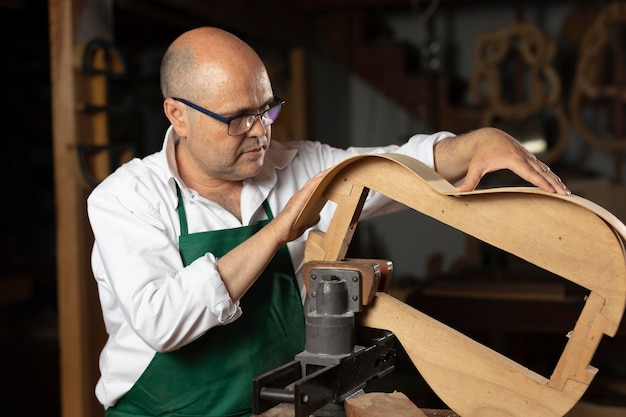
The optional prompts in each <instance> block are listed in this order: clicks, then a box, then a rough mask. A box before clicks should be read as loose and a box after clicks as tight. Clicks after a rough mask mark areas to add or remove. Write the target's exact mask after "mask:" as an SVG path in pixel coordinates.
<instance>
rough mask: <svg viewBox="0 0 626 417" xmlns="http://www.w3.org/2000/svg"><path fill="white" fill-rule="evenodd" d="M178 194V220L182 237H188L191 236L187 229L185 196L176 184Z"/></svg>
mask: <svg viewBox="0 0 626 417" xmlns="http://www.w3.org/2000/svg"><path fill="white" fill-rule="evenodd" d="M176 194H177V195H178V205H177V206H176V211H178V219H179V220H180V235H181V236H187V235H188V234H189V231H188V227H187V213H186V212H185V203H183V194H182V193H181V192H180V187H179V186H178V183H176Z"/></svg>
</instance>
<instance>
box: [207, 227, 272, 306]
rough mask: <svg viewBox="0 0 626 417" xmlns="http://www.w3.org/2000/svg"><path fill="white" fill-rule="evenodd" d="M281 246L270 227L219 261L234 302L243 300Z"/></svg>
mask: <svg viewBox="0 0 626 417" xmlns="http://www.w3.org/2000/svg"><path fill="white" fill-rule="evenodd" d="M281 245H282V243H281V242H280V241H279V239H278V238H277V237H276V235H275V234H273V232H272V229H271V227H269V225H268V226H266V227H264V228H262V229H261V230H259V231H258V232H257V233H256V234H254V235H253V236H251V237H250V238H248V239H247V240H245V241H244V242H242V243H241V244H239V245H238V246H237V247H235V248H234V249H232V250H231V251H230V252H228V253H227V254H226V255H224V256H222V257H221V258H219V259H218V260H217V270H218V271H219V274H220V276H221V278H222V281H223V282H224V285H225V286H226V289H227V290H228V293H229V294H230V297H231V299H232V300H233V302H237V301H239V299H241V297H242V296H243V295H244V294H245V293H246V291H247V290H248V289H249V288H250V286H251V285H252V284H253V283H254V281H256V279H257V278H258V277H259V276H260V275H261V273H262V272H263V271H264V270H265V268H266V267H267V265H268V264H269V263H270V261H271V260H272V258H273V257H274V255H275V254H276V251H277V250H278V248H279V247H280V246H281Z"/></svg>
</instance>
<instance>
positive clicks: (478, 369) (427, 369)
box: [295, 154, 626, 417]
mask: <svg viewBox="0 0 626 417" xmlns="http://www.w3.org/2000/svg"><path fill="white" fill-rule="evenodd" d="M369 190H371V191H375V192H378V193H381V194H384V195H386V196H387V197H389V198H390V199H392V200H395V201H398V202H400V203H403V204H405V205H406V206H407V207H410V208H412V209H414V210H416V211H418V212H421V213H424V214H426V215H428V216H430V217H433V218H435V219H437V220H439V221H441V222H443V223H445V224H448V225H450V226H452V227H454V228H456V229H458V230H461V231H463V232H465V233H466V234H468V235H471V236H474V237H476V238H478V239H480V240H482V241H484V242H486V243H489V244H491V245H493V246H495V247H498V248H501V249H503V250H506V251H507V252H510V253H511V254H513V255H516V256H518V257H520V258H522V259H525V260H526V261H528V262H530V263H533V264H535V265H537V266H539V267H541V268H543V269H545V270H547V271H550V272H553V273H555V274H557V275H559V276H561V277H563V278H564V279H567V280H569V281H572V282H574V283H576V284H578V285H579V286H581V287H584V288H586V289H587V290H589V295H588V298H587V301H586V303H585V306H584V308H583V310H582V312H581V315H580V317H579V318H578V320H577V322H576V325H575V328H574V329H572V331H571V332H570V334H569V335H568V337H569V340H568V343H567V345H566V347H565V350H564V351H563V353H562V355H561V357H560V360H559V362H558V364H557V365H556V368H555V369H554V372H553V373H552V375H551V376H550V377H549V378H548V377H544V376H541V375H539V374H536V373H535V372H533V371H531V370H529V369H527V368H525V367H523V366H521V365H519V364H518V363H516V362H514V361H512V360H510V359H508V358H506V357H505V356H503V355H501V354H499V353H497V352H495V351H493V350H491V349H489V348H487V347H485V346H483V345H481V344H480V343H478V342H476V341H474V340H473V339H471V338H469V337H467V336H465V335H463V334H461V333H459V332H457V331H455V330H454V329H452V328H450V327H448V326H446V325H444V324H442V323H441V322H439V321H437V320H435V319H433V318H431V317H429V316H427V315H425V314H423V313H421V312H420V311H418V310H416V309H414V308H412V307H410V306H408V305H406V304H404V303H402V302H401V301H399V300H397V299H395V298H393V297H391V296H389V295H388V294H386V293H384V292H378V293H377V294H376V296H375V297H374V300H373V302H371V303H369V305H368V306H367V308H366V310H365V311H364V312H363V313H360V314H361V317H360V321H361V323H362V324H363V325H365V326H369V327H375V328H381V329H387V330H390V331H392V332H393V333H394V334H395V335H396V337H397V338H398V340H399V341H400V342H401V343H402V345H403V347H404V349H405V350H406V351H407V353H408V355H409V357H410V358H411V360H412V362H413V363H414V364H415V366H416V368H417V369H418V371H419V372H420V374H421V375H422V376H423V377H424V379H425V380H426V381H427V382H428V384H429V385H430V386H431V388H432V389H433V391H434V392H435V393H436V394H437V395H438V396H439V397H440V398H441V399H442V400H443V401H444V402H445V403H446V404H447V405H448V406H449V407H450V408H451V409H453V410H454V411H455V412H456V413H458V414H459V415H461V416H463V417H528V416H541V417H562V416H563V415H565V414H566V413H567V412H568V411H569V410H570V409H571V408H572V407H573V406H574V405H575V404H576V402H578V400H579V399H580V398H581V397H582V395H583V394H584V393H585V391H586V389H587V388H588V386H589V384H590V383H591V381H592V379H593V377H594V376H595V374H596V372H597V370H596V369H595V368H593V367H592V366H591V365H590V362H591V359H592V357H593V355H594V353H595V351H596V349H597V347H598V344H599V343H600V339H601V338H602V336H603V335H609V336H613V335H614V334H615V333H616V331H617V329H618V327H619V324H620V322H621V319H622V315H623V312H624V307H625V305H626V261H625V255H624V247H623V239H625V238H626V226H624V224H622V223H621V222H620V221H619V220H618V219H617V218H616V217H615V216H613V215H612V214H611V213H610V212H608V211H606V210H605V209H603V208H602V207H600V206H598V205H596V204H594V203H593V202H591V201H588V200H586V199H584V198H581V197H578V196H575V195H571V196H561V195H558V194H552V193H546V192H543V191H541V190H539V189H537V188H532V187H515V188H496V189H488V190H476V191H473V192H467V193H457V192H455V189H454V187H453V186H452V185H451V184H450V183H448V182H447V181H446V180H445V179H443V178H442V177H441V176H439V174H437V173H436V172H435V171H433V170H432V169H430V168H428V167H426V166H425V165H424V164H422V163H420V162H418V161H416V160H414V159H412V158H410V157H407V156H404V155H398V154H382V155H362V156H357V157H354V158H351V159H348V160H346V161H344V162H342V163H341V164H339V165H337V166H336V167H335V168H333V169H331V170H330V171H329V172H328V173H327V174H326V176H325V178H324V179H323V180H322V182H321V183H320V185H319V186H318V188H317V189H316V190H315V191H314V193H313V195H312V196H311V197H310V199H309V201H308V202H307V204H306V206H305V207H304V209H303V210H302V212H301V213H300V217H299V219H298V221H297V222H296V225H295V227H299V226H300V225H304V224H306V223H307V222H308V221H309V220H310V219H312V218H315V217H316V216H317V215H318V213H319V212H320V210H321V209H322V208H323V207H324V205H325V204H326V203H327V201H329V200H330V201H333V202H334V203H336V210H335V214H334V217H333V220H332V222H331V224H330V226H329V228H328V230H327V231H326V232H325V233H321V232H317V231H314V232H311V233H310V234H309V237H308V240H307V246H306V251H305V261H307V262H308V261H340V260H343V259H344V257H345V255H346V251H347V248H348V246H349V244H350V240H351V239H352V236H353V234H354V231H355V228H356V225H357V222H358V218H359V215H360V212H361V208H362V206H363V203H364V201H365V198H366V196H367V194H368V192H369Z"/></svg>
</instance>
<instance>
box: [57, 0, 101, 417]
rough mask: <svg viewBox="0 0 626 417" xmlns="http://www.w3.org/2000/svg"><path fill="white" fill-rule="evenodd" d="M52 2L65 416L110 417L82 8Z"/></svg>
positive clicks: (68, 2)
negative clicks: (100, 387) (103, 374)
mask: <svg viewBox="0 0 626 417" xmlns="http://www.w3.org/2000/svg"><path fill="white" fill-rule="evenodd" d="M78 3H81V4H80V5H82V2H78V1H75V0H49V3H48V5H49V18H50V71H51V86H52V134H53V154H54V155H53V156H54V184H55V200H56V231H57V236H56V239H57V243H56V247H57V293H58V307H59V341H60V373H61V377H60V379H61V380H60V387H61V415H62V416H63V417H87V416H89V417H97V416H99V415H103V414H104V410H103V407H102V406H101V405H100V404H99V403H98V402H97V400H96V398H95V395H94V387H95V382H96V380H97V377H98V368H97V367H98V353H99V351H100V348H101V346H102V342H103V336H104V332H103V326H102V319H101V315H100V312H99V310H98V306H99V303H98V302H97V299H96V295H97V293H96V289H95V282H94V280H93V278H92V274H91V271H90V267H89V259H90V253H91V247H92V243H93V240H92V236H91V233H90V230H89V226H88V221H87V215H86V198H87V195H88V193H89V192H90V187H89V186H88V185H87V183H86V182H85V181H84V179H83V177H82V175H81V171H80V167H79V160H78V144H79V142H80V138H81V132H80V128H79V123H78V115H77V104H76V98H77V97H78V92H79V91H78V90H79V84H78V83H77V79H76V71H75V65H74V63H75V60H74V58H75V54H74V52H75V50H76V34H75V27H76V21H77V19H78V17H77V16H78V10H79V4H78Z"/></svg>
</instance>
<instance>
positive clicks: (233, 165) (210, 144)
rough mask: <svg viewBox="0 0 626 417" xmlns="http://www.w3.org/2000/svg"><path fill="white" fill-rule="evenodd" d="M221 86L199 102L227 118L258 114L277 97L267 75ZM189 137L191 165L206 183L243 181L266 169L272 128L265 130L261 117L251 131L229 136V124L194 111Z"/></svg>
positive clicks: (189, 109)
mask: <svg viewBox="0 0 626 417" xmlns="http://www.w3.org/2000/svg"><path fill="white" fill-rule="evenodd" d="M235 81H236V80H232V79H231V80H228V82H227V83H221V84H218V85H219V88H217V89H214V90H213V91H214V94H211V97H208V98H207V99H206V100H203V101H202V102H200V103H196V104H198V105H200V106H202V107H205V108H206V109H209V110H211V111H212V112H214V113H217V114H219V115H220V116H222V117H224V118H230V117H236V116H240V115H244V114H257V113H260V112H262V111H263V110H266V109H267V108H268V106H269V104H270V103H271V102H272V100H273V98H274V95H273V92H272V89H271V85H270V82H269V78H268V77H267V73H266V72H265V71H262V73H260V74H256V76H253V77H250V78H245V79H241V80H240V81H239V82H235ZM187 111H188V113H189V121H190V129H189V131H188V135H187V138H186V146H188V150H189V154H190V156H191V159H192V164H193V165H195V169H196V171H197V170H200V171H201V172H202V174H203V175H204V176H205V177H206V179H207V180H224V181H240V180H244V179H246V178H250V177H254V176H256V175H257V174H258V173H259V172H260V171H261V168H262V167H263V162H264V159H265V152H266V150H267V148H268V146H269V144H270V139H271V126H267V127H264V126H263V125H262V124H261V122H260V120H259V119H258V118H256V119H255V121H254V124H253V125H252V127H251V128H250V130H249V131H248V132H245V133H243V134H241V135H238V136H230V135H229V134H228V125H227V124H226V123H223V122H221V121H219V120H215V119H213V118H211V117H209V116H207V115H204V114H202V113H200V112H198V111H196V110H194V109H192V108H188V109H187Z"/></svg>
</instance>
